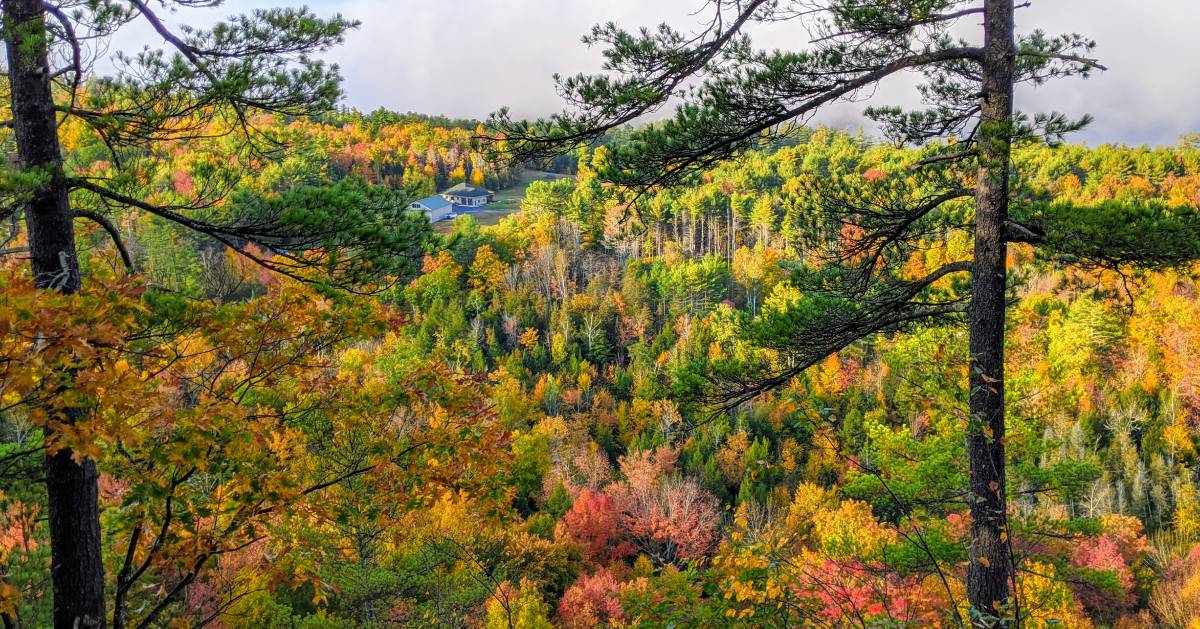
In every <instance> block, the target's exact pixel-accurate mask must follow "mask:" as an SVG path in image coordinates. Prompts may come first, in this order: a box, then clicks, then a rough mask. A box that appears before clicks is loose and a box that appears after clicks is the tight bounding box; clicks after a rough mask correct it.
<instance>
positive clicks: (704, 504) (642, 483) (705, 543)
mask: <svg viewBox="0 0 1200 629" xmlns="http://www.w3.org/2000/svg"><path fill="white" fill-rule="evenodd" d="M676 456H677V455H676V453H675V452H674V451H671V450H662V449H656V450H653V451H645V452H638V453H635V454H631V455H629V456H627V457H625V458H623V459H622V460H621V471H622V472H623V473H624V475H625V480H622V481H618V482H616V483H613V484H612V485H609V486H608V488H607V489H606V492H607V493H608V495H609V496H610V497H611V498H612V499H613V502H614V503H616V506H617V509H618V510H619V511H620V512H621V516H622V517H621V528H622V529H623V530H624V532H625V534H626V535H628V536H629V539H630V540H631V541H632V542H633V544H634V545H635V546H636V547H637V549H638V550H639V551H641V552H643V553H645V554H646V555H647V556H649V557H650V558H651V559H653V560H654V561H656V562H657V563H658V564H659V565H666V564H671V563H675V562H677V561H679V560H685V559H693V558H695V557H699V556H701V555H704V554H705V553H707V552H708V551H709V550H711V549H712V547H713V544H714V543H715V542H716V539H717V527H718V525H719V524H720V522H721V513H720V507H719V505H718V502H717V499H716V497H715V496H713V495H712V494H710V493H708V492H706V491H704V490H703V489H701V488H700V484H699V483H697V482H696V481H695V480H694V479H691V478H682V477H680V476H678V475H675V474H673V473H672V472H671V470H672V468H673V465H674V461H675V458H676Z"/></svg>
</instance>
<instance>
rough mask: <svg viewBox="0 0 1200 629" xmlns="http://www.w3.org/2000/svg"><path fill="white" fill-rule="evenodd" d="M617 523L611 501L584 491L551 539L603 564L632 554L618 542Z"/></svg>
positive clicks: (618, 513)
mask: <svg viewBox="0 0 1200 629" xmlns="http://www.w3.org/2000/svg"><path fill="white" fill-rule="evenodd" d="M620 521H621V514H620V512H618V511H617V505H616V504H615V503H614V502H613V500H612V498H609V497H608V496H606V495H604V494H602V493H600V492H598V491H592V490H591V489H583V490H581V491H580V492H579V495H578V496H577V497H576V498H575V502H574V504H572V505H571V509H570V510H569V511H567V513H566V514H565V515H563V519H562V521H561V522H559V523H558V527H557V528H556V529H555V531H554V536H555V537H556V538H558V539H560V540H566V541H569V542H571V543H572V544H575V545H576V546H578V547H579V548H581V549H582V550H583V554H584V556H585V557H586V558H587V559H588V560H589V561H593V562H595V563H598V564H603V563H607V562H610V561H614V560H619V559H623V558H625V557H628V556H629V555H630V554H631V553H632V552H633V547H632V546H631V545H630V544H629V543H627V542H624V541H622V540H621V532H620V530H619V526H620Z"/></svg>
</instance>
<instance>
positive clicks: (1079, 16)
mask: <svg viewBox="0 0 1200 629" xmlns="http://www.w3.org/2000/svg"><path fill="white" fill-rule="evenodd" d="M296 1H299V0H296ZM291 3H292V0H275V1H274V2H269V1H267V0H238V1H237V2H230V3H228V4H227V5H226V6H225V7H223V8H222V9H221V10H220V12H221V13H224V12H229V11H234V10H242V9H243V8H244V7H245V8H249V7H253V6H262V5H267V4H291ZM703 5H704V0H653V1H647V0H604V1H598V0H317V1H316V2H315V3H314V4H313V5H312V6H313V9H314V10H315V11H317V12H318V13H332V12H334V11H337V12H340V13H342V14H343V15H345V16H347V17H351V18H355V19H358V20H361V21H362V27H361V28H360V29H359V30H357V31H355V32H352V33H350V35H349V37H348V40H347V42H346V44H345V45H343V46H341V47H339V48H337V49H335V50H333V51H331V52H330V53H328V55H327V57H328V59H329V60H330V61H333V62H336V63H338V64H339V65H340V66H341V69H342V73H343V75H344V76H345V78H346V82H345V89H346V95H347V96H346V103H347V104H349V105H351V106H354V107H357V108H359V109H363V110H371V109H374V108H376V107H381V106H382V107H387V108H389V109H393V110H399V111H418V112H423V113H435V114H444V115H448V116H455V117H472V118H482V117H484V116H486V115H487V114H488V113H490V112H492V111H495V110H496V109H498V108H499V107H501V106H505V105H507V106H509V107H511V108H512V110H513V112H514V113H515V114H516V115H519V116H538V115H545V114H547V113H549V112H551V111H554V110H556V109H557V108H558V107H559V106H560V103H559V100H558V97H557V95H556V94H555V92H554V84H553V81H552V79H551V76H552V75H553V74H554V73H556V72H557V73H562V74H574V73H577V72H581V71H583V72H586V71H594V70H596V69H597V68H598V67H599V64H600V54H599V51H598V50H595V49H588V48H587V47H586V46H584V45H583V44H582V43H580V41H579V38H580V36H581V35H583V34H584V33H585V32H587V31H588V30H589V29H590V28H591V26H592V25H593V24H596V23H599V22H606V21H609V20H612V21H616V22H617V23H619V24H622V25H624V26H628V27H636V26H641V25H654V24H657V23H659V22H662V21H667V22H669V23H671V24H673V25H675V26H677V27H680V28H684V27H687V26H689V25H691V24H693V23H694V24H696V25H698V24H699V22H700V21H701V20H702V17H703V16H702V15H693V13H694V12H695V11H696V10H697V9H699V8H701V7H702V6H703ZM187 13H191V12H187ZM171 17H173V18H174V19H184V17H185V13H184V12H180V13H178V14H176V15H175V16H171ZM188 19H189V20H192V19H193V18H190V17H188ZM201 21H203V20H201ZM193 23H195V22H193ZM1197 24H1200V1H1197V0H1033V6H1032V7H1031V8H1027V9H1022V10H1021V11H1019V12H1018V28H1019V30H1021V31H1023V32H1028V31H1030V30H1032V29H1034V28H1041V29H1043V30H1045V31H1047V32H1049V33H1060V32H1079V33H1082V34H1084V35H1087V36H1089V37H1092V38H1094V39H1096V40H1097V42H1098V44H1099V47H1098V50H1097V55H1098V56H1099V57H1100V58H1101V60H1102V61H1103V62H1104V63H1105V64H1106V65H1107V66H1108V67H1109V71H1107V72H1101V73H1098V74H1096V75H1095V76H1093V77H1092V78H1091V79H1089V80H1086V81H1085V80H1080V79H1069V80H1066V81H1061V82H1058V83H1057V84H1054V85H1050V86H1046V87H1043V88H1039V89H1038V90H1036V91H1029V90H1022V91H1020V92H1018V106H1019V107H1021V108H1022V109H1025V110H1027V111H1045V110H1058V111H1063V112H1066V113H1068V114H1072V115H1078V114H1082V113H1085V112H1087V113H1091V114H1093V115H1094V116H1095V117H1096V122H1095V124H1094V125H1093V126H1092V127H1090V128H1089V129H1088V130H1086V131H1084V132H1083V133H1082V134H1080V136H1079V138H1080V139H1083V140H1086V141H1088V142H1091V143H1099V142H1124V143H1132V144H1140V143H1150V144H1172V143H1174V142H1175V141H1176V140H1177V139H1178V137H1179V136H1180V135H1181V134H1183V133H1189V132H1195V131H1200V107H1197V106H1196V105H1197V103H1200V81H1197V75H1198V74H1200V37H1197V36H1196V34H1195V33H1196V29H1195V27H1196V25H1197ZM150 35H152V34H150ZM132 36H133V37H135V38H141V37H146V36H147V34H145V33H142V32H136V33H133V34H132ZM807 39H808V38H807V36H806V33H805V32H804V31H803V30H801V29H800V28H799V27H798V26H797V25H795V24H784V25H776V26H773V27H771V28H769V29H765V30H764V31H762V32H760V33H756V41H758V43H759V44H760V45H762V46H766V47H783V48H787V47H792V48H794V47H796V46H798V45H803V43H804V42H805V41H807ZM122 40H123V41H152V39H146V40H139V39H130V36H129V35H127V36H124V37H123V38H122ZM914 83H915V77H912V76H907V77H899V78H897V79H894V80H892V81H890V82H888V83H887V84H885V85H883V86H881V87H880V89H879V90H878V91H877V93H876V94H875V95H874V96H875V98H874V99H873V102H877V103H889V104H900V105H915V104H916V100H915V98H914V94H913V92H912V89H911V87H912V85H913V84H914ZM861 108H862V105H860V104H851V105H844V106H839V107H836V108H833V109H831V110H829V111H826V112H823V113H822V114H821V115H819V116H818V117H817V118H816V121H817V122H821V123H826V124H832V125H836V126H851V127H853V126H858V125H861V124H863V120H862V118H861V117H860V116H859V115H858V112H859V111H860V110H861Z"/></svg>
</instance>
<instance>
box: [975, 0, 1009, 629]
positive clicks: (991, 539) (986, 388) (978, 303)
mask: <svg viewBox="0 0 1200 629" xmlns="http://www.w3.org/2000/svg"><path fill="white" fill-rule="evenodd" d="M984 55H985V58H984V66H983V86H982V87H983V92H982V112H981V121H980V124H981V126H980V133H979V141H980V145H979V154H980V163H979V173H978V180H977V191H976V193H975V206H976V210H975V261H974V269H973V274H972V285H971V312H970V336H971V339H970V351H971V364H970V367H971V368H970V387H971V391H970V411H971V424H970V427H969V430H968V433H967V453H968V457H969V458H970V464H971V493H972V498H973V501H972V503H971V517H972V525H971V553H970V565H969V566H968V568H967V598H968V600H969V601H970V603H971V607H972V608H973V609H974V610H975V611H977V612H980V613H981V614H984V615H985V616H991V617H996V618H999V617H1002V616H1004V615H1006V614H1012V612H1013V610H1012V609H1011V598H1012V597H1011V592H1010V588H1009V579H1010V578H1011V574H1012V572H1011V568H1012V566H1011V565H1010V564H1009V553H1008V544H1007V543H1006V542H1007V533H1006V526H1007V519H1006V496H1005V491H1006V488H1005V474H1004V461H1005V459H1004V310H1005V271H1006V269H1005V258H1006V253H1007V252H1006V243H1005V239H1004V225H1005V222H1006V220H1007V217H1008V165H1009V152H1010V150H1011V146H1010V144H1011V142H1010V139H1009V138H1010V135H1009V125H1010V119H1011V117H1012V111H1013V106H1012V94H1013V61H1014V58H1015V46H1014V44H1013V2H1012V0H988V1H987V2H986V4H985V12H984ZM1000 624H1007V623H1005V622H1003V621H1001V623H1000ZM985 626H986V625H985Z"/></svg>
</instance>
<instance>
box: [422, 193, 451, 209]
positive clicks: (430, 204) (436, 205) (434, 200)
mask: <svg viewBox="0 0 1200 629" xmlns="http://www.w3.org/2000/svg"><path fill="white" fill-rule="evenodd" d="M413 204H415V205H420V206H421V207H423V208H425V209H426V210H440V209H442V208H446V207H449V206H451V205H453V204H452V203H450V202H449V201H447V200H446V199H445V197H441V196H438V195H436V194H435V195H433V196H431V197H425V198H424V199H421V200H420V201H413Z"/></svg>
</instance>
